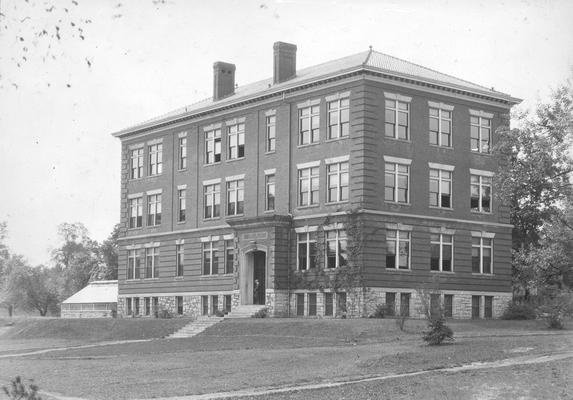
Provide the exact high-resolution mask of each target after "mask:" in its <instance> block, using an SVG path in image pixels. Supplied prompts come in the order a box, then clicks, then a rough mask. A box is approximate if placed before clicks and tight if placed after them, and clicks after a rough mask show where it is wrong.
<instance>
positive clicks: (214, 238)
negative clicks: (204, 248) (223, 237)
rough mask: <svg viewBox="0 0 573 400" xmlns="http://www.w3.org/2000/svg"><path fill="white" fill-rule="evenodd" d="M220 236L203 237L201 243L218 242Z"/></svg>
mask: <svg viewBox="0 0 573 400" xmlns="http://www.w3.org/2000/svg"><path fill="white" fill-rule="evenodd" d="M219 238H220V236H219V235H217V236H215V235H209V236H203V237H202V238H201V239H200V240H201V243H208V242H217V241H218V240H219Z"/></svg>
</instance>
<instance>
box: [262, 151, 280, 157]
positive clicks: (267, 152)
mask: <svg viewBox="0 0 573 400" xmlns="http://www.w3.org/2000/svg"><path fill="white" fill-rule="evenodd" d="M276 152H277V151H276V150H271V151H265V156H268V155H270V154H275V153H276Z"/></svg>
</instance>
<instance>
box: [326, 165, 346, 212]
mask: <svg viewBox="0 0 573 400" xmlns="http://www.w3.org/2000/svg"><path fill="white" fill-rule="evenodd" d="M326 172H327V185H328V189H327V190H328V193H327V202H329V203H335V202H340V201H347V200H348V161H345V162H340V163H335V164H328V165H327V166H326Z"/></svg>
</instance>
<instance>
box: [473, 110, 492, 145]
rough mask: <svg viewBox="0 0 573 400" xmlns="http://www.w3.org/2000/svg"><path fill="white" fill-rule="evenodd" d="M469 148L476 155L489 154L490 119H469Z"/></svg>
mask: <svg viewBox="0 0 573 400" xmlns="http://www.w3.org/2000/svg"><path fill="white" fill-rule="evenodd" d="M470 134H471V141H470V147H471V149H472V151H475V152H478V153H490V152H491V119H489V118H484V117H474V116H472V117H470Z"/></svg>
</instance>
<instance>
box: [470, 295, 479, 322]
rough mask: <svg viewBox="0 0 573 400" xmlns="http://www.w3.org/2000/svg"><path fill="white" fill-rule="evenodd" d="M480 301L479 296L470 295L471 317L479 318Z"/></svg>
mask: <svg viewBox="0 0 573 400" xmlns="http://www.w3.org/2000/svg"><path fill="white" fill-rule="evenodd" d="M480 302H481V296H472V319H479V317H480V312H479V311H480Z"/></svg>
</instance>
